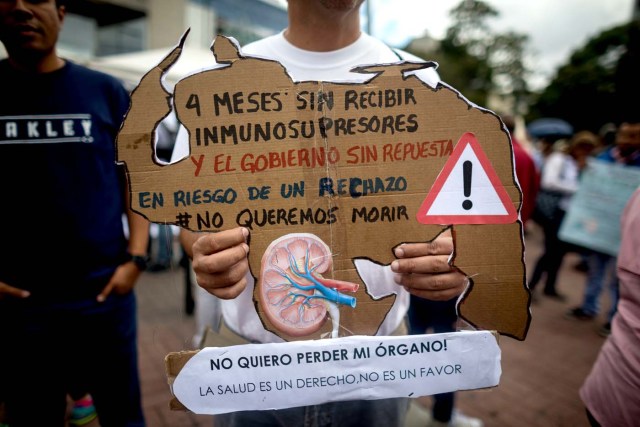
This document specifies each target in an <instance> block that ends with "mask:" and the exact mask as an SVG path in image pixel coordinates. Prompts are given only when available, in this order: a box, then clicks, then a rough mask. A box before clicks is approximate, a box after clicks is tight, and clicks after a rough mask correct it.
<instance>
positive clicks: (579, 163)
mask: <svg viewBox="0 0 640 427" xmlns="http://www.w3.org/2000/svg"><path fill="white" fill-rule="evenodd" d="M597 145H598V138H597V136H596V135H594V134H593V133H591V132H588V131H582V132H578V133H576V134H575V135H574V136H573V137H572V138H571V141H570V143H569V148H568V152H563V151H555V152H553V153H552V154H550V155H549V157H548V158H547V160H546V161H545V165H544V168H543V170H542V176H541V181H540V190H539V191H540V193H542V192H545V191H546V192H547V194H550V195H557V203H556V205H555V206H554V209H553V214H552V215H550V216H549V217H548V218H545V221H544V222H543V221H541V220H538V221H540V222H542V224H541V225H542V228H543V232H544V252H543V253H542V255H541V256H540V257H539V258H538V260H537V261H536V264H535V267H534V270H533V274H532V275H531V278H530V280H529V289H530V290H531V292H532V294H533V291H534V289H535V287H536V285H537V284H538V282H540V280H541V279H542V276H543V274H546V278H545V286H544V292H543V293H544V295H545V296H547V297H550V298H555V299H559V300H564V296H563V295H561V294H559V293H558V292H557V290H556V280H557V276H558V271H559V270H560V266H561V265H562V260H563V258H564V256H565V254H566V253H567V252H568V251H569V250H570V249H572V246H571V245H569V244H568V243H565V242H563V241H562V240H560V239H559V238H558V231H559V230H560V225H561V224H562V219H563V218H564V215H565V213H566V211H567V209H568V207H569V203H570V202H571V197H572V196H573V194H574V193H575V192H576V191H577V190H578V185H579V183H580V182H579V179H580V171H581V170H582V169H583V168H584V167H585V165H586V164H587V159H588V158H589V156H590V155H591V153H592V152H593V150H594V149H595V147H596V146H597ZM540 195H542V194H540ZM536 203H537V204H539V203H540V199H538V200H536Z"/></svg>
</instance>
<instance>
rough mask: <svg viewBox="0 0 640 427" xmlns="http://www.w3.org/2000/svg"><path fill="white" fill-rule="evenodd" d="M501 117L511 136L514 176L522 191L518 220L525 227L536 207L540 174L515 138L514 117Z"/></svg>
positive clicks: (507, 115) (531, 158)
mask: <svg viewBox="0 0 640 427" xmlns="http://www.w3.org/2000/svg"><path fill="white" fill-rule="evenodd" d="M501 117H502V121H503V122H504V125H505V126H506V128H507V131H509V135H510V136H511V144H512V146H513V158H514V161H515V168H516V176H517V177H518V182H519V183H520V188H521V189H522V208H521V210H520V219H521V220H522V225H523V227H524V226H526V225H527V222H528V221H529V219H530V218H531V215H532V214H533V209H534V208H535V206H536V196H537V195H538V188H539V187H540V174H539V173H538V169H537V167H536V164H535V162H534V160H533V157H531V155H530V154H529V153H528V152H527V150H525V149H524V147H523V146H522V144H521V143H520V141H518V139H517V138H516V136H515V130H516V122H515V119H514V117H513V116H512V115H510V114H503V115H502V116H501Z"/></svg>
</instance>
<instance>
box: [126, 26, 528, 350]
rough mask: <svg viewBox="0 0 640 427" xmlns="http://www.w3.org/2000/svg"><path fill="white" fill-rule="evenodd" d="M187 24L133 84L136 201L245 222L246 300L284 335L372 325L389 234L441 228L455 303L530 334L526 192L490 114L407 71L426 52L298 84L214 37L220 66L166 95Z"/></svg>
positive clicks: (190, 215) (505, 329)
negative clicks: (168, 158)
mask: <svg viewBox="0 0 640 427" xmlns="http://www.w3.org/2000/svg"><path fill="white" fill-rule="evenodd" d="M185 37H186V34H185V36H183V39H182V40H181V42H180V44H179V45H178V46H177V47H176V48H175V49H174V50H173V51H171V52H170V53H169V54H168V55H167V57H166V58H165V59H164V60H163V61H162V62H161V63H160V64H158V66H156V67H155V68H153V69H152V70H150V71H149V72H148V73H147V74H146V75H145V76H144V77H143V79H142V80H141V81H140V83H139V85H138V87H137V88H136V89H135V90H134V91H133V93H132V101H131V108H130V111H129V112H128V114H127V117H126V119H125V122H124V124H123V126H122V128H121V131H120V133H119V136H118V140H117V160H118V161H119V162H121V163H122V164H124V166H125V168H126V172H127V175H128V179H129V185H130V198H131V199H130V200H131V206H132V208H133V210H134V211H136V212H137V213H139V214H141V215H143V216H145V217H146V218H147V219H149V220H150V221H152V222H157V223H168V224H176V225H178V226H180V227H184V228H187V229H189V230H193V231H201V232H202V231H209V232H216V231H220V230H225V229H230V228H234V227H237V226H244V227H247V228H248V229H249V230H250V231H251V236H250V248H251V250H250V253H249V263H250V268H251V274H252V275H253V277H254V278H255V286H254V290H253V292H254V293H253V298H254V302H255V308H256V310H257V311H258V314H259V316H260V319H261V320H262V322H263V325H264V327H265V328H266V329H267V330H269V331H271V332H273V333H275V334H277V335H278V336H280V337H282V338H283V339H284V340H286V341H292V340H301V339H317V338H321V337H341V336H347V335H374V334H375V333H376V331H377V330H378V328H379V327H380V325H381V324H382V322H383V320H384V319H385V317H386V316H387V315H388V314H389V312H390V310H391V308H392V306H393V304H394V302H395V301H396V298H400V297H401V296H399V292H400V290H401V288H400V287H399V286H398V285H397V284H395V283H394V282H393V280H392V275H391V274H390V268H389V265H390V264H391V262H392V261H393V260H394V259H395V258H394V254H393V248H395V247H396V246H398V245H400V244H403V243H410V242H427V241H430V240H433V239H434V238H435V237H436V236H438V235H439V234H440V233H441V232H442V231H443V230H445V229H447V228H451V229H452V234H453V237H454V243H455V252H454V254H453V256H452V259H451V264H452V265H453V266H455V267H456V268H458V269H459V270H460V271H461V272H463V273H464V274H465V275H466V276H467V277H468V278H469V281H470V284H469V286H468V288H467V290H466V291H465V293H464V294H463V295H462V297H461V298H460V299H459V303H458V310H459V313H460V316H461V317H462V318H463V319H464V320H465V321H467V322H468V323H469V324H470V325H472V326H473V327H475V328H477V329H484V330H495V331H498V332H499V333H501V334H504V335H508V336H511V337H514V338H516V339H520V340H522V339H524V338H525V336H526V333H527V330H528V326H529V322H530V314H529V301H530V296H529V292H528V290H527V287H526V284H525V267H524V257H523V251H524V245H523V238H522V235H523V233H522V224H521V222H520V220H519V215H518V211H519V208H520V205H521V192H520V189H519V187H518V185H517V182H516V179H515V173H514V164H513V154H512V148H511V141H510V136H509V134H508V132H507V131H506V129H505V127H504V125H503V124H502V122H501V120H500V118H499V117H498V116H497V115H496V114H494V113H492V112H491V111H488V110H486V109H482V108H479V107H477V106H475V105H473V104H472V103H470V102H468V101H467V100H466V99H465V98H464V97H463V96H461V95H460V93H458V92H457V91H456V90H454V89H452V88H451V87H449V86H447V85H446V84H444V83H438V85H437V86H436V87H431V86H429V85H427V84H425V83H424V82H423V81H421V80H420V79H419V78H417V77H416V76H414V75H408V74H407V72H410V71H415V70H419V69H424V68H427V67H434V66H436V65H435V64H434V63H431V62H420V63H415V62H398V63H393V64H378V65H371V66H366V65H363V66H361V67H358V68H357V69H355V70H354V71H355V72H358V73H366V74H370V76H371V77H370V79H369V80H368V81H366V83H331V82H322V81H303V82H294V81H293V80H292V79H291V77H290V76H289V75H288V74H287V71H286V69H285V68H284V67H283V66H282V65H281V64H280V63H278V62H276V61H270V60H266V59H261V58H257V57H250V56H244V55H242V53H241V51H240V50H239V48H238V46H237V44H236V43H235V42H234V41H233V40H232V39H229V38H226V37H223V36H218V37H217V38H216V39H215V41H214V43H213V45H212V51H213V54H214V56H215V59H216V61H217V63H218V64H221V65H223V66H222V67H218V68H214V69H209V70H203V71H201V72H197V73H194V74H192V75H190V76H187V77H185V78H183V79H182V80H180V81H179V82H178V83H177V84H176V85H175V89H174V93H173V94H171V93H169V92H167V91H166V89H164V87H163V85H162V76H163V75H164V74H165V73H166V72H167V70H168V69H169V68H170V67H171V65H172V64H173V63H175V62H176V61H177V60H178V59H179V56H180V52H181V49H182V46H183V44H184V40H185ZM212 65H213V58H212ZM172 104H173V105H172ZM171 109H174V111H175V114H176V116H177V118H178V120H179V121H180V123H181V124H182V125H183V126H184V127H185V128H186V129H187V131H188V134H189V145H190V147H189V150H190V152H189V155H188V156H187V157H186V158H184V159H182V160H180V161H179V162H176V163H174V164H169V165H165V164H160V163H159V162H157V161H156V160H155V156H154V149H153V147H154V138H155V136H154V135H155V133H154V132H155V128H156V127H157V126H158V124H159V122H160V121H161V120H162V119H163V118H164V117H165V116H167V114H169V112H170V111H171ZM402 297H403V298H406V297H407V295H406V294H405V295H404V296H402Z"/></svg>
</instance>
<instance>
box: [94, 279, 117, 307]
mask: <svg viewBox="0 0 640 427" xmlns="http://www.w3.org/2000/svg"><path fill="white" fill-rule="evenodd" d="M113 286H114V284H113V281H109V283H107V286H105V287H104V289H102V292H100V294H98V296H97V297H96V301H98V302H105V300H106V299H107V297H108V296H109V294H110V293H111V291H112V290H113Z"/></svg>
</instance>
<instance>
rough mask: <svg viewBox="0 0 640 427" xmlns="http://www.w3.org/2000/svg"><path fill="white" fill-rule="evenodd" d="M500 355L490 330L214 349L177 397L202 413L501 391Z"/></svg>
mask: <svg viewBox="0 0 640 427" xmlns="http://www.w3.org/2000/svg"><path fill="white" fill-rule="evenodd" d="M500 356H501V353H500V347H499V346H498V343H497V340H496V337H495V336H493V335H492V334H491V333H490V332H487V331H480V332H475V331H473V332H472V331H462V332H453V333H447V334H429V335H408V336H398V337H395V336H394V337H375V336H352V337H345V338H336V339H325V340H317V341H296V342H288V343H278V344H248V345H240V346H232V347H208V348H205V349H203V350H200V351H199V352H198V353H197V354H196V355H194V356H193V357H192V358H191V359H190V360H189V361H188V362H187V364H186V365H185V366H184V367H183V368H182V370H181V371H180V373H179V374H178V376H177V377H176V378H175V381H174V383H173V393H174V395H175V396H176V398H177V399H178V400H179V401H180V402H181V403H182V404H183V405H184V406H186V407H187V408H188V409H189V410H191V411H192V412H194V413H196V414H221V413H226V412H234V411H240V410H263V409H281V408H290V407H296V406H306V405H315V404H320V403H324V402H331V401H340V400H358V399H364V400H369V399H383V398H390V397H403V396H404V397H418V396H427V395H432V394H435V393H444V392H449V391H456V390H470V389H477V388H487V387H494V386H496V385H498V382H499V379H500V375H501V368H500Z"/></svg>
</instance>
